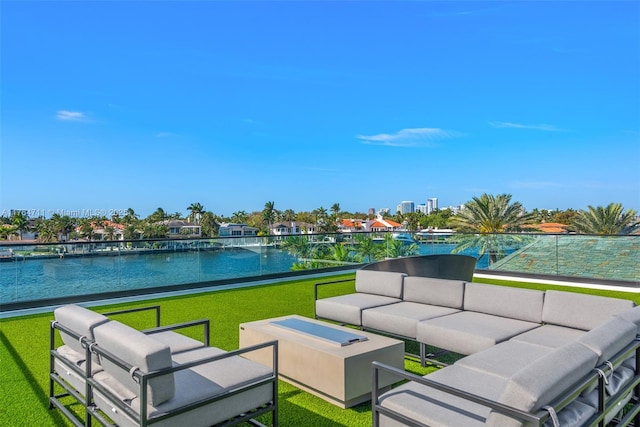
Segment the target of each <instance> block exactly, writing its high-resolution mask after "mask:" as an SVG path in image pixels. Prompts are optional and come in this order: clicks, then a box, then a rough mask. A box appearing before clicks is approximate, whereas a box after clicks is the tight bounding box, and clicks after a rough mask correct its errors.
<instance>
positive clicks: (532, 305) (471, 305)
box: [464, 283, 544, 323]
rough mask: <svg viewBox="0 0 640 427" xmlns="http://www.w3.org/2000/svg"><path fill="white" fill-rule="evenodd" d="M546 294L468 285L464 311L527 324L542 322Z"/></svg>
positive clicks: (499, 287)
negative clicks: (516, 320)
mask: <svg viewBox="0 0 640 427" xmlns="http://www.w3.org/2000/svg"><path fill="white" fill-rule="evenodd" d="M543 300H544V292H542V291H536V290H533V289H522V288H513V287H510V286H496V285H485V284H482V283H467V284H466V286H465V290H464V309H465V310H469V311H476V312H479V313H486V314H493V315H495V316H502V317H508V318H511V319H518V320H525V321H527V322H534V323H541V322H542V302H543Z"/></svg>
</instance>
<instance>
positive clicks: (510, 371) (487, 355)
mask: <svg viewBox="0 0 640 427" xmlns="http://www.w3.org/2000/svg"><path fill="white" fill-rule="evenodd" d="M552 351H553V349H551V348H549V347H544V346H540V345H536V344H530V343H526V342H518V341H505V342H503V343H500V344H498V345H496V346H494V347H491V348H489V349H487V350H483V351H481V352H478V353H474V354H471V355H469V356H467V357H464V358H462V359H460V360H458V361H457V362H456V365H458V366H464V367H465V368H468V369H473V370H476V371H480V372H484V373H487V374H491V375H496V376H499V377H501V378H504V379H505V380H507V379H508V378H510V377H511V376H512V375H514V374H515V373H517V372H518V371H520V370H521V369H524V368H525V367H527V366H528V365H529V364H530V363H533V362H535V361H536V360H538V359H540V358H541V357H543V356H546V355H547V354H549V353H551V352H552Z"/></svg>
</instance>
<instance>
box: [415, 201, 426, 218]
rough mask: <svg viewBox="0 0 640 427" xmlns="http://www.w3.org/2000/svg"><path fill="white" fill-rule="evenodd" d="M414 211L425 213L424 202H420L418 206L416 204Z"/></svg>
mask: <svg viewBox="0 0 640 427" xmlns="http://www.w3.org/2000/svg"><path fill="white" fill-rule="evenodd" d="M416 212H422V213H423V214H425V215H427V205H426V204H425V203H420V204H419V205H418V206H416Z"/></svg>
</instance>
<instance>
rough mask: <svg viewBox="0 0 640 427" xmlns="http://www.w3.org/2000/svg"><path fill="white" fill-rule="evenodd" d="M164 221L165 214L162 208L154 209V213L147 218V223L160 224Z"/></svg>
mask: <svg viewBox="0 0 640 427" xmlns="http://www.w3.org/2000/svg"><path fill="white" fill-rule="evenodd" d="M165 219H167V214H166V213H165V211H164V209H162V208H158V209H156V210H155V212H154V213H152V214H151V215H149V216H148V217H147V221H149V222H161V221H164V220H165Z"/></svg>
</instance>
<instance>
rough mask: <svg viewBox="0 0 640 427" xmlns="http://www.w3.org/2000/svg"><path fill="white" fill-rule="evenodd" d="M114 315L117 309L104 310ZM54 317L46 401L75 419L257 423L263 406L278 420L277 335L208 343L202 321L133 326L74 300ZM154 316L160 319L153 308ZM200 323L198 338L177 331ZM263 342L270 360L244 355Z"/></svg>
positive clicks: (114, 422) (128, 422) (125, 422)
mask: <svg viewBox="0 0 640 427" xmlns="http://www.w3.org/2000/svg"><path fill="white" fill-rule="evenodd" d="M137 310H139V309H135V310H134V311H137ZM126 312H131V310H129V311H126ZM116 314H122V312H115V313H109V316H112V315H116ZM54 317H55V320H54V321H52V322H51V338H50V340H51V345H50V347H51V349H50V360H51V362H50V375H49V378H50V390H49V394H50V397H49V402H50V407H51V408H53V407H56V408H58V409H59V410H61V412H62V413H63V414H64V415H65V416H66V417H67V418H68V419H69V420H70V421H71V422H72V423H73V424H74V425H76V426H83V425H85V424H86V425H90V424H91V419H95V420H97V421H98V422H99V423H100V424H102V425H118V426H147V425H153V426H163V427H166V426H190V427H191V426H202V427H204V426H213V425H225V426H226V425H234V424H239V423H242V422H249V423H250V424H253V425H262V424H260V423H259V422H257V421H255V419H254V418H255V417H257V416H259V415H262V414H266V413H269V412H270V413H271V421H272V425H273V426H276V425H277V424H278V418H277V396H278V394H277V384H278V382H277V374H278V372H277V342H275V341H271V342H267V343H263V344H260V345H256V346H251V347H246V348H242V349H239V350H234V351H229V352H227V351H224V350H221V349H219V348H216V347H210V346H209V345H208V341H209V321H208V320H200V321H194V322H185V323H181V324H178V325H170V326H156V327H155V328H153V329H149V330H145V331H139V330H136V329H134V328H131V327H129V326H127V325H125V324H124V323H121V322H119V321H117V320H113V319H111V318H110V317H107V316H106V315H105V314H100V313H96V312H94V311H91V310H88V309H86V308H83V307H80V306H77V305H66V306H63V307H60V308H58V309H56V310H55V311H54ZM156 317H157V321H156V325H158V324H159V317H160V316H159V308H157V316H156ZM200 325H201V326H203V327H204V338H203V341H202V342H201V341H198V340H196V339H193V338H190V337H188V336H186V335H183V334H181V333H179V332H176V331H178V330H180V329H184V328H189V327H194V326H196V327H198V326H200ZM56 331H57V332H59V336H60V338H57V335H58V334H56ZM59 341H62V343H61V345H58V344H59ZM264 348H270V349H271V350H272V352H273V359H272V360H273V363H272V365H271V366H265V365H263V364H260V363H256V362H253V361H250V360H248V359H246V358H244V357H243V355H244V354H246V353H249V352H252V351H256V350H259V349H264ZM58 390H61V391H58ZM70 399H71V402H70V401H69V400H70ZM73 400H75V401H76V402H78V403H80V404H81V405H82V407H83V408H84V409H83V412H84V413H83V414H81V416H80V417H79V416H78V415H77V413H75V412H74V411H72V410H70V409H69V407H68V405H69V404H73ZM82 416H84V418H83V417H82Z"/></svg>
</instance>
